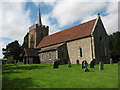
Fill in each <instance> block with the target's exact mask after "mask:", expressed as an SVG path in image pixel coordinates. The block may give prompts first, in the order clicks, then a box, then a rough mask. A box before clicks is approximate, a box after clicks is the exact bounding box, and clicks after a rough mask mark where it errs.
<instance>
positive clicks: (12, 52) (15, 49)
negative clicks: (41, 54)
mask: <svg viewBox="0 0 120 90" xmlns="http://www.w3.org/2000/svg"><path fill="white" fill-rule="evenodd" d="M2 51H3V55H4V58H7V59H8V57H10V56H12V57H13V59H14V60H16V61H18V60H21V57H20V54H21V51H22V48H21V46H20V44H19V43H18V41H17V40H15V41H14V42H11V43H9V44H8V45H6V48H3V49H2Z"/></svg>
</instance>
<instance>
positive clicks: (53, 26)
mask: <svg viewBox="0 0 120 90" xmlns="http://www.w3.org/2000/svg"><path fill="white" fill-rule="evenodd" d="M50 16H51V15H50V14H48V15H44V16H42V24H43V25H47V26H49V34H53V33H55V32H58V31H60V30H59V29H58V27H57V25H56V24H52V23H51V22H50V21H49V18H50Z"/></svg>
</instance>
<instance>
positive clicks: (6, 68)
mask: <svg viewBox="0 0 120 90" xmlns="http://www.w3.org/2000/svg"><path fill="white" fill-rule="evenodd" d="M45 67H47V66H18V67H17V66H16V67H11V66H9V67H4V66H3V70H16V69H22V70H32V69H43V68H45Z"/></svg>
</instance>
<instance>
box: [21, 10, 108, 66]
mask: <svg viewBox="0 0 120 90" xmlns="http://www.w3.org/2000/svg"><path fill="white" fill-rule="evenodd" d="M28 38H29V39H28V40H29V41H28V48H27V49H24V51H25V56H24V60H23V61H24V63H25V64H30V63H46V64H53V63H54V61H55V60H60V63H61V64H66V63H68V62H71V64H76V61H77V60H79V63H80V64H81V63H82V62H83V61H87V63H88V64H90V63H91V62H92V61H93V60H94V62H95V64H98V63H99V62H100V61H102V62H104V63H109V59H110V57H109V46H108V35H107V33H106V30H105V28H104V25H103V23H102V20H101V17H100V15H99V14H98V17H97V18H95V19H93V20H90V21H88V22H85V23H82V24H80V25H76V26H73V27H71V28H68V29H66V30H63V31H60V32H57V33H54V34H51V35H49V27H48V26H45V25H42V22H41V16H40V8H39V11H38V17H37V23H36V24H35V25H33V26H31V27H30V28H29V37H28Z"/></svg>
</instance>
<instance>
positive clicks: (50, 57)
mask: <svg viewBox="0 0 120 90" xmlns="http://www.w3.org/2000/svg"><path fill="white" fill-rule="evenodd" d="M39 58H40V62H41V63H44V64H45V63H46V64H53V63H54V60H55V59H56V51H48V52H43V53H40V54H39Z"/></svg>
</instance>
